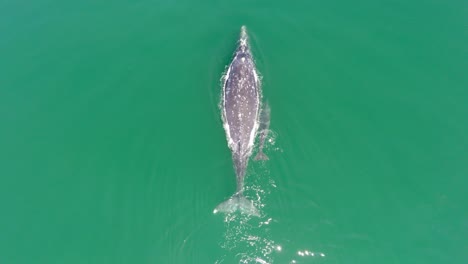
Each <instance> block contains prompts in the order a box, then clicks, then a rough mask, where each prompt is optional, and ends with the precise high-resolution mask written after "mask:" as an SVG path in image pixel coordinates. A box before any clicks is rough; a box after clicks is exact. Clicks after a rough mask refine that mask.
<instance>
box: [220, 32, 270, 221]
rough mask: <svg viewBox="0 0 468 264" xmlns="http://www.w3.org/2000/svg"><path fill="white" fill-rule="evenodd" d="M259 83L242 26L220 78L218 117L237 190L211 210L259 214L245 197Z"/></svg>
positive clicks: (259, 103)
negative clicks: (230, 57)
mask: <svg viewBox="0 0 468 264" xmlns="http://www.w3.org/2000/svg"><path fill="white" fill-rule="evenodd" d="M260 100H261V83H260V78H259V75H258V72H257V69H256V67H255V63H254V60H253V56H252V52H251V50H250V46H249V43H248V35H247V30H246V27H245V26H242V27H241V33H240V38H239V41H238V46H237V49H236V51H235V54H234V58H233V60H232V62H231V63H230V65H229V67H228V70H227V72H226V75H225V76H224V79H223V89H222V98H221V116H222V120H223V127H224V130H225V132H226V139H227V142H228V146H229V148H230V150H231V152H232V159H233V162H234V168H235V172H236V182H237V189H236V193H235V194H234V195H232V196H231V198H229V199H228V200H227V201H225V202H223V203H221V204H220V205H218V206H217V207H216V209H215V210H214V213H217V212H224V213H232V212H235V211H240V212H241V213H246V214H249V215H256V216H259V212H258V210H257V208H255V206H254V204H253V202H252V201H251V200H249V199H247V198H246V197H245V196H244V193H243V191H244V178H245V174H246V169H247V165H248V162H249V158H250V156H251V155H252V149H253V146H254V142H255V137H256V135H257V132H258V128H259V116H260V107H261V102H260Z"/></svg>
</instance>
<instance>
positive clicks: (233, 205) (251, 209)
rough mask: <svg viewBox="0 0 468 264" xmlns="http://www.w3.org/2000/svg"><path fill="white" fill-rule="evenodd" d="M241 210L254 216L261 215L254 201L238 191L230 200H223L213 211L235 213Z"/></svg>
mask: <svg viewBox="0 0 468 264" xmlns="http://www.w3.org/2000/svg"><path fill="white" fill-rule="evenodd" d="M236 211H239V212H241V213H243V214H247V215H253V216H260V213H259V212H258V210H257V208H255V205H254V204H253V202H252V201H251V200H249V199H247V198H246V197H245V196H244V195H243V194H239V193H236V194H234V195H233V196H231V198H229V199H228V200H226V201H224V202H222V203H221V204H219V205H218V206H216V208H215V209H214V211H213V213H214V214H216V213H219V212H221V213H227V214H230V213H234V212H236Z"/></svg>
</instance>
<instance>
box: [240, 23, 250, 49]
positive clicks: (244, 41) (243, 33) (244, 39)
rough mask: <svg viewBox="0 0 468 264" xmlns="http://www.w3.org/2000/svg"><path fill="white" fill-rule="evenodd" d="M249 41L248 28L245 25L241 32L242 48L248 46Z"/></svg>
mask: <svg viewBox="0 0 468 264" xmlns="http://www.w3.org/2000/svg"><path fill="white" fill-rule="evenodd" d="M247 39H248V36H247V27H246V26H245V25H244V26H242V27H241V31H240V42H241V45H242V46H247Z"/></svg>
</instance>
